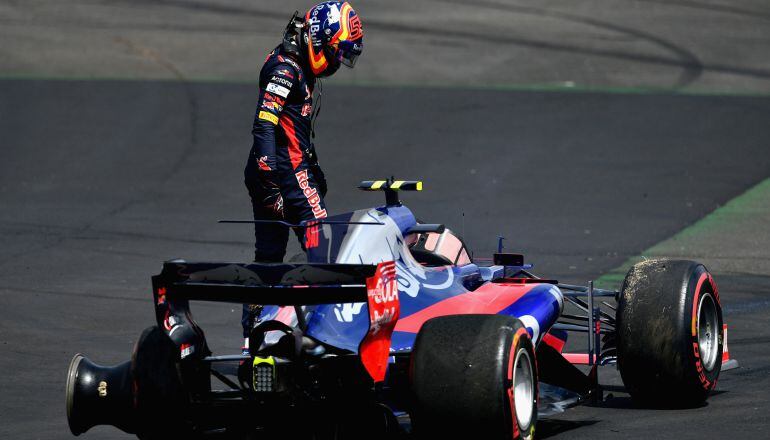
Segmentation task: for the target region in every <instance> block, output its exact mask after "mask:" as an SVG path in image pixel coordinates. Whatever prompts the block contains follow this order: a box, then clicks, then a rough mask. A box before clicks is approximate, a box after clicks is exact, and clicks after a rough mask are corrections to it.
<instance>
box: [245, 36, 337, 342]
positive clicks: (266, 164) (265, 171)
mask: <svg viewBox="0 0 770 440" xmlns="http://www.w3.org/2000/svg"><path fill="white" fill-rule="evenodd" d="M314 85H315V78H314V77H313V76H312V73H311V70H310V69H309V68H308V67H307V66H302V65H301V64H300V62H298V61H297V60H296V59H295V58H292V57H291V56H290V55H288V54H285V53H283V52H282V50H281V48H280V46H279V47H278V48H276V49H275V50H273V51H272V52H271V53H270V55H268V57H267V59H266V60H265V64H264V66H263V67H262V71H261V72H260V74H259V99H258V102H257V110H256V113H255V115H254V125H253V129H252V134H253V136H254V143H253V145H252V147H251V151H250V153H249V158H248V161H247V162H246V168H245V170H244V178H245V184H246V188H247V189H248V191H249V196H250V197H251V204H252V208H253V211H254V219H255V220H283V221H286V222H288V223H292V224H298V223H300V222H301V221H303V220H314V219H322V218H325V217H326V216H327V214H326V205H325V204H324V200H323V197H324V195H325V194H326V180H325V178H324V175H323V172H322V171H321V168H320V167H319V166H318V159H317V156H316V154H315V149H314V146H313V144H312V143H311V131H312V113H313V96H312V95H313V87H314ZM295 232H296V234H297V237H298V238H299V240H300V244H302V243H303V237H304V230H303V229H300V228H297V229H295ZM254 235H255V245H254V246H255V252H254V260H255V261H258V262H281V261H282V260H283V257H284V255H285V254H286V245H287V242H288V239H289V228H287V227H285V226H283V225H280V224H269V223H256V224H255V225H254ZM248 309H249V307H248V306H244V313H243V322H242V323H243V328H244V337H247V336H248V332H249V330H250V329H251V327H252V326H253V320H254V315H255V313H257V312H256V311H255V310H253V309H254V308H253V307H251V309H252V310H251V312H249V310H248Z"/></svg>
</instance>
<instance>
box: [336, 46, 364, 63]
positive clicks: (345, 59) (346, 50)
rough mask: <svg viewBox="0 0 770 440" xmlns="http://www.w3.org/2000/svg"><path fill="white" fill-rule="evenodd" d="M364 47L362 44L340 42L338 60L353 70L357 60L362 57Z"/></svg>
mask: <svg viewBox="0 0 770 440" xmlns="http://www.w3.org/2000/svg"><path fill="white" fill-rule="evenodd" d="M362 46H363V45H362V44H361V43H353V42H351V41H340V44H339V48H338V49H337V60H338V61H339V62H340V64H344V65H345V66H347V67H350V68H353V66H355V65H356V60H357V59H358V57H359V56H360V55H361V49H362Z"/></svg>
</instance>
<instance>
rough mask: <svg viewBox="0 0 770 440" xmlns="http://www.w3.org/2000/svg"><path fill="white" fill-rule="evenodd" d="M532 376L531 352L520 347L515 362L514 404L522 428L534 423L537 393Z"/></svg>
mask: <svg viewBox="0 0 770 440" xmlns="http://www.w3.org/2000/svg"><path fill="white" fill-rule="evenodd" d="M532 378H533V375H532V362H531V360H530V357H529V353H527V350H525V349H524V348H520V349H519V351H518V352H517V353H516V360H515V361H514V364H513V404H514V407H515V408H516V419H517V421H518V422H519V426H521V427H522V428H527V427H529V425H530V423H532V414H533V408H534V394H535V384H534V383H533V382H534V381H533V380H532Z"/></svg>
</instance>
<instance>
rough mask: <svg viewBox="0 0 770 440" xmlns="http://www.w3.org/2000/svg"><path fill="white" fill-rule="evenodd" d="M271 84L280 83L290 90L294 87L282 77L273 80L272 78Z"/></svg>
mask: <svg viewBox="0 0 770 440" xmlns="http://www.w3.org/2000/svg"><path fill="white" fill-rule="evenodd" d="M270 82H274V83H278V84H283V85H284V86H286V87H289V88H291V86H292V83H291V81H289V80H288V79H286V78H281V77H280V76H273V77H272V78H270Z"/></svg>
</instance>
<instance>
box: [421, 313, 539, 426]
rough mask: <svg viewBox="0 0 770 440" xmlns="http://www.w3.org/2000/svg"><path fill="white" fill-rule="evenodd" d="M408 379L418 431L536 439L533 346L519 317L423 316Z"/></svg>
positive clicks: (535, 377) (535, 380)
mask: <svg viewBox="0 0 770 440" xmlns="http://www.w3.org/2000/svg"><path fill="white" fill-rule="evenodd" d="M411 381H412V390H413V394H414V399H415V400H414V402H415V405H414V408H413V411H412V413H411V416H412V422H413V426H414V432H415V434H417V435H418V436H422V437H425V438H427V437H434V436H436V435H437V434H438V435H442V436H444V437H445V438H467V437H469V438H475V437H477V436H478V435H480V434H481V433H483V434H484V438H487V439H511V438H514V439H531V438H533V437H534V432H535V424H536V423H537V368H536V363H535V352H534V350H533V346H532V342H531V340H530V337H529V333H527V330H526V328H525V327H524V326H523V325H522V323H521V321H519V320H518V319H515V318H511V317H508V316H501V315H453V316H443V317H439V318H434V319H431V320H429V321H427V322H425V324H424V325H423V326H422V329H421V330H420V332H419V333H418V335H417V340H416V341H415V345H414V349H413V353H412V364H411Z"/></svg>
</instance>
